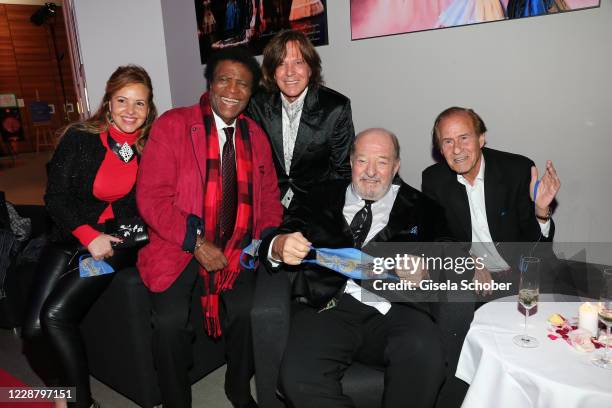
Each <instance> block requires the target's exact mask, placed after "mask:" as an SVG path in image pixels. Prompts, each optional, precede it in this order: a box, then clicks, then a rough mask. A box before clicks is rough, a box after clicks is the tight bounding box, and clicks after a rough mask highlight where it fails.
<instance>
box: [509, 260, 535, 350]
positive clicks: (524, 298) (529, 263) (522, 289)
mask: <svg viewBox="0 0 612 408" xmlns="http://www.w3.org/2000/svg"><path fill="white" fill-rule="evenodd" d="M519 271H520V273H521V281H520V284H519V296H518V301H519V303H520V304H521V306H523V307H524V308H525V324H524V331H523V334H519V335H517V336H514V338H513V339H512V341H514V344H516V345H517V346H520V347H527V348H533V347H538V345H539V342H538V339H536V338H535V337H532V336H528V335H527V318H528V317H529V311H530V310H531V309H533V308H534V307H535V306H536V305H537V304H538V297H539V295H540V258H536V257H533V256H528V257H523V258H521V262H520V265H519Z"/></svg>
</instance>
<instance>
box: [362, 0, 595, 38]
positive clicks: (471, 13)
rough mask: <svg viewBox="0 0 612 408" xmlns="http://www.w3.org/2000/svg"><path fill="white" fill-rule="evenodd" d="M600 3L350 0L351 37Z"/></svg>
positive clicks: (571, 0)
mask: <svg viewBox="0 0 612 408" xmlns="http://www.w3.org/2000/svg"><path fill="white" fill-rule="evenodd" d="M599 2H600V0H351V38H352V39H353V40H359V39H363V38H371V37H379V36H384V35H392V34H401V33H410V32H414V31H423V30H432V29H436V28H445V27H455V26H461V25H466V24H477V23H486V22H490V21H499V20H507V19H514V18H522V17H531V16H538V15H544V14H555V13H565V12H569V11H574V10H581V9H586V8H593V7H599Z"/></svg>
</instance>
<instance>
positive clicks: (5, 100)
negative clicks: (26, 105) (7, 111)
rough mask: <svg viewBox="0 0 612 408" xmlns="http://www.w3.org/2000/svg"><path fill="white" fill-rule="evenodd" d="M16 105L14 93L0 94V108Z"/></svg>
mask: <svg viewBox="0 0 612 408" xmlns="http://www.w3.org/2000/svg"><path fill="white" fill-rule="evenodd" d="M16 106H17V97H16V96H15V94H0V108H12V107H16Z"/></svg>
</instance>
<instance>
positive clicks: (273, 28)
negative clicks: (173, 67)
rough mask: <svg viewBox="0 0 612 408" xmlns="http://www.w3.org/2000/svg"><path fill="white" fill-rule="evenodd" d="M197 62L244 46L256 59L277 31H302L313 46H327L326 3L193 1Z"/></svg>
mask: <svg viewBox="0 0 612 408" xmlns="http://www.w3.org/2000/svg"><path fill="white" fill-rule="evenodd" d="M195 6H196V17H197V20H198V37H199V42H200V58H201V60H202V64H206V61H207V60H208V56H209V55H210V53H211V52H212V51H214V50H216V49H220V48H224V47H235V46H238V45H245V46H248V47H249V48H251V50H252V51H253V53H254V54H255V55H260V54H261V53H262V52H263V49H264V47H265V46H266V44H267V43H268V41H269V40H270V39H271V38H272V37H273V36H274V35H275V34H276V33H277V32H279V31H281V30H284V29H297V30H301V31H303V32H304V33H305V34H306V35H308V38H310V40H311V41H312V43H313V44H314V45H315V46H319V45H327V44H328V39H327V4H326V0H195Z"/></svg>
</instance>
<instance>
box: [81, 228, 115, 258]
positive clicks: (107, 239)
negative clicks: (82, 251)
mask: <svg viewBox="0 0 612 408" xmlns="http://www.w3.org/2000/svg"><path fill="white" fill-rule="evenodd" d="M113 242H121V239H119V238H117V237H113V236H112V235H107V234H100V235H98V236H97V237H95V238H94V239H93V241H91V242H90V243H89V245H87V250H88V251H89V253H90V254H91V256H92V257H93V259H95V260H96V261H99V260H101V259H104V258H110V257H111V256H113V247H112V246H111V244H112V243H113Z"/></svg>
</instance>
